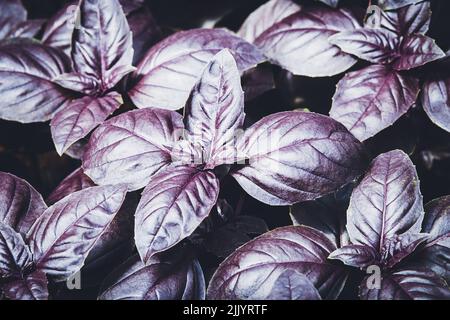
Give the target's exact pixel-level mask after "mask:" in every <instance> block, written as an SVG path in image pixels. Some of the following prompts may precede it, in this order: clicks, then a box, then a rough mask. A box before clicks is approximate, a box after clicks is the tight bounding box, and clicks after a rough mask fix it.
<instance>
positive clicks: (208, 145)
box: [184, 50, 245, 168]
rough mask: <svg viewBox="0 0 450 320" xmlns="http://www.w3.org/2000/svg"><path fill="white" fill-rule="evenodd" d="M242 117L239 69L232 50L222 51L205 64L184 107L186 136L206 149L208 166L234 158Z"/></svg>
mask: <svg viewBox="0 0 450 320" xmlns="http://www.w3.org/2000/svg"><path fill="white" fill-rule="evenodd" d="M244 118H245V113H244V92H243V91H242V87H241V83H240V75H239V70H238V69H237V66H236V62H235V61H234V59H233V56H232V55H231V53H230V52H229V51H228V50H223V51H220V52H219V53H218V54H217V55H215V56H214V59H213V60H211V62H210V63H208V65H207V66H206V68H205V70H204V72H203V74H202V75H201V78H200V80H199V81H198V82H197V83H196V85H195V87H194V89H193V90H192V92H191V95H190V98H189V100H188V103H187V104H186V109H185V117H184V121H185V124H186V129H187V130H188V131H189V134H190V137H189V138H190V139H192V140H193V141H194V142H195V144H199V145H201V146H202V148H203V149H204V150H205V152H206V161H207V167H210V168H214V167H216V166H218V165H220V164H223V163H234V162H235V161H236V159H235V157H236V151H235V149H234V148H235V143H236V141H235V140H236V133H237V130H240V129H242V126H243V124H244Z"/></svg>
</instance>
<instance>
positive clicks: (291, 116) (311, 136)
mask: <svg viewBox="0 0 450 320" xmlns="http://www.w3.org/2000/svg"><path fill="white" fill-rule="evenodd" d="M243 121H244V101H243V92H242V88H241V85H240V76H239V71H238V68H237V66H236V62H235V60H234V59H233V56H232V55H231V54H230V52H229V51H228V50H224V51H221V52H219V53H218V54H217V55H216V56H215V57H214V58H213V60H212V61H211V62H210V63H209V64H208V65H207V66H206V68H205V69H204V71H203V74H202V76H201V78H200V80H199V81H198V82H197V84H196V85H195V86H194V89H193V90H192V91H191V94H190V98H189V99H188V103H187V104H186V107H185V117H184V119H182V117H181V116H180V115H179V114H178V113H175V112H171V111H167V110H160V109H142V110H136V111H131V112H127V113H125V114H122V115H120V116H117V117H114V118H112V119H111V120H109V121H107V122H106V123H104V124H103V125H101V126H100V127H99V128H98V129H97V130H96V131H95V132H94V133H93V135H92V137H91V139H90V141H89V144H88V147H87V150H86V152H85V154H84V158H83V169H84V172H85V173H86V174H87V175H88V176H89V177H90V178H92V180H93V181H94V182H96V183H98V184H116V183H126V184H128V187H129V189H130V190H137V189H140V188H142V187H145V186H146V188H145V190H144V192H143V194H142V199H141V201H140V204H139V206H138V209H137V211H136V222H135V236H136V245H137V248H138V251H139V253H140V255H141V258H142V260H143V261H144V262H147V261H149V259H150V258H151V256H152V255H153V254H155V253H157V252H160V251H164V250H166V249H168V248H170V247H172V246H174V245H175V244H176V243H178V242H179V241H181V240H182V239H184V238H185V237H187V236H189V235H190V234H191V233H192V232H193V231H194V230H195V229H196V228H197V226H198V225H199V224H200V223H201V222H202V220H203V219H205V218H206V217H207V216H208V214H209V212H210V211H211V209H212V207H213V206H214V205H215V203H216V201H217V196H218V193H219V180H218V179H217V177H216V176H215V174H214V172H213V171H212V169H214V168H215V167H216V166H218V165H222V164H234V163H235V162H236V161H237V160H246V161H247V162H248V164H247V165H243V166H241V167H236V168H235V169H233V171H232V175H233V177H234V178H235V179H236V180H237V181H238V182H239V184H240V185H241V186H242V187H243V188H244V189H245V191H247V192H248V193H249V194H250V195H252V196H253V197H255V198H256V199H258V200H260V201H263V202H265V203H268V204H272V205H285V204H292V203H295V202H298V201H304V200H310V199H314V198H317V197H319V196H321V195H323V194H326V193H329V192H332V191H334V190H336V189H338V188H340V187H341V186H342V185H344V184H345V183H347V182H349V181H351V180H352V179H354V178H355V177H356V176H357V175H358V174H359V173H360V171H361V169H362V167H363V166H364V155H363V151H362V146H361V144H360V143H359V142H358V141H357V140H356V139H355V138H354V137H353V136H352V135H351V134H349V133H348V131H347V130H346V129H345V128H344V127H343V126H342V125H340V124H339V123H337V122H335V121H334V120H331V119H330V118H328V117H326V116H322V115H318V114H314V113H305V112H283V113H278V114H273V115H270V116H268V117H265V118H263V119H262V120H261V121H259V122H257V123H256V124H255V125H253V126H252V127H250V128H249V129H247V130H246V131H245V132H244V133H243V134H242V135H241V137H238V138H236V134H237V133H238V132H239V130H242V125H243ZM183 128H186V134H184V135H180V134H179V132H183V131H182V130H183ZM177 132H178V134H177ZM180 139H181V140H180ZM235 140H238V141H237V142H236V141H235ZM199 155H201V156H199Z"/></svg>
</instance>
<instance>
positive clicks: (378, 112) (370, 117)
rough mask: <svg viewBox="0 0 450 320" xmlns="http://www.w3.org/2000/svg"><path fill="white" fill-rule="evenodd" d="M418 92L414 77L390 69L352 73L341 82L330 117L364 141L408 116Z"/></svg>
mask: <svg viewBox="0 0 450 320" xmlns="http://www.w3.org/2000/svg"><path fill="white" fill-rule="evenodd" d="M418 93H419V82H418V80H417V79H416V78H415V77H412V76H410V75H406V74H401V73H399V72H397V71H395V70H392V69H391V68H390V67H388V66H382V65H372V66H369V67H366V68H364V69H361V70H358V71H353V72H350V73H348V74H346V75H345V77H344V78H343V79H342V80H340V81H339V83H338V85H337V89H336V93H335V95H334V97H333V105H332V107H331V110H330V116H331V117H332V118H334V119H336V120H337V121H339V122H341V123H342V124H343V125H344V126H345V127H346V128H347V129H348V130H350V132H351V133H353V135H355V137H356V138H358V139H359V140H360V141H364V140H366V139H368V138H370V137H372V136H374V135H375V134H377V133H378V132H380V131H382V130H383V129H385V128H387V127H389V126H390V125H392V124H393V123H394V122H395V121H396V120H397V119H398V118H400V117H401V116H402V115H403V114H404V113H406V112H407V111H408V110H409V108H410V107H411V106H412V105H413V104H414V102H415V101H416V99H417V95H418Z"/></svg>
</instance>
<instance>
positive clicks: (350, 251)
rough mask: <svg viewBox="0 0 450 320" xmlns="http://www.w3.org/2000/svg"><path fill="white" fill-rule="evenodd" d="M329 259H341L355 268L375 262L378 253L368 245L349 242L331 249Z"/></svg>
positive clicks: (364, 266)
mask: <svg viewBox="0 0 450 320" xmlns="http://www.w3.org/2000/svg"><path fill="white" fill-rule="evenodd" d="M328 258H329V259H338V260H341V261H342V262H343V263H344V264H346V265H348V266H352V267H356V268H361V269H362V268H366V267H367V266H370V265H373V264H376V263H377V262H378V260H379V257H378V253H377V252H376V251H375V250H374V249H372V248H371V247H369V246H365V245H358V244H351V245H348V246H344V247H342V248H339V249H337V250H335V251H333V252H332V253H331V254H330V255H329V256H328Z"/></svg>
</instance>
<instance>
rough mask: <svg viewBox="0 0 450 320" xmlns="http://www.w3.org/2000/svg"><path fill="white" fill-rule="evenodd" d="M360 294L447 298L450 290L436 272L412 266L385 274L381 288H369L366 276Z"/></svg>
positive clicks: (370, 297)
mask: <svg viewBox="0 0 450 320" xmlns="http://www.w3.org/2000/svg"><path fill="white" fill-rule="evenodd" d="M359 296H360V298H361V299H363V300H441V299H446V300H447V299H450V290H449V288H448V286H447V284H446V283H445V281H443V280H442V279H441V278H439V277H438V276H437V275H436V274H435V273H434V272H432V271H428V270H426V269H412V268H411V269H402V270H397V271H393V272H391V273H387V274H384V275H383V277H382V280H381V287H380V288H379V289H368V286H367V278H365V279H364V280H363V282H362V283H361V286H360V290H359Z"/></svg>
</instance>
